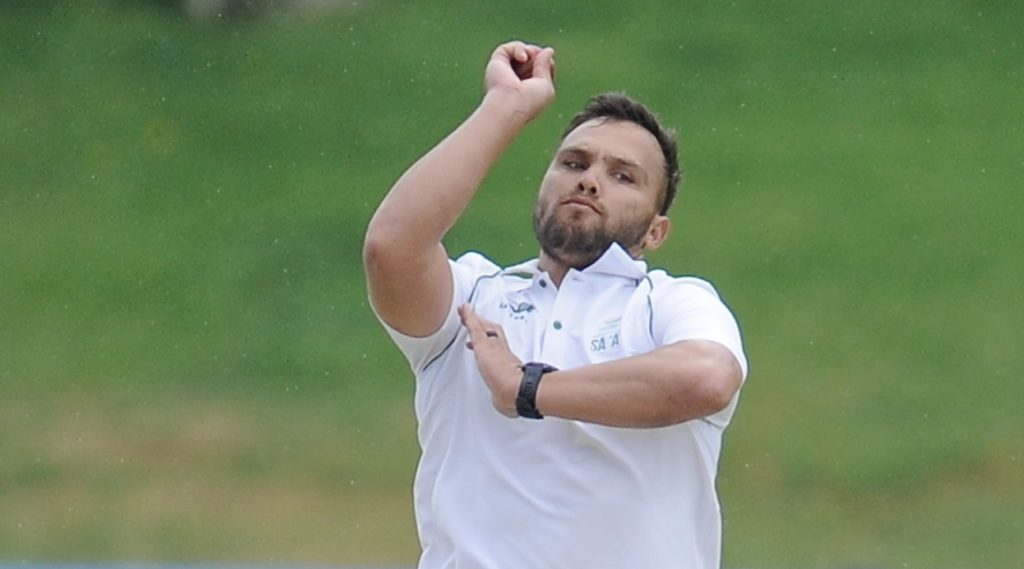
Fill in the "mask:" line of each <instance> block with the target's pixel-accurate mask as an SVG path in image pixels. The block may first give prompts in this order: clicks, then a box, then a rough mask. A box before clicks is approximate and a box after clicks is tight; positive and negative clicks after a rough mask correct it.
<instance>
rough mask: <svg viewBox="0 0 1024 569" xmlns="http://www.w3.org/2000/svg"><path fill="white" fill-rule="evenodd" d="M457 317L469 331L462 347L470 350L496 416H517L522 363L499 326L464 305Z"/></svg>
mask: <svg viewBox="0 0 1024 569" xmlns="http://www.w3.org/2000/svg"><path fill="white" fill-rule="evenodd" d="M459 318H461V319H462V325H463V326H465V327H466V330H467V331H468V332H469V341H468V342H466V347H467V348H469V349H471V350H473V356H474V357H475V358H476V365H477V367H478V368H479V369H480V375H481V376H482V377H483V378H484V383H486V384H487V387H488V389H490V390H491V402H492V403H493V404H494V408H495V409H497V410H498V412H499V413H501V414H502V415H505V416H506V417H517V416H518V415H519V414H518V413H517V412H516V396H517V395H518V394H519V383H520V381H522V378H523V370H522V365H523V362H522V360H520V359H519V358H517V357H516V355H515V354H513V353H512V350H511V349H510V348H509V347H508V341H507V340H506V339H505V330H504V329H502V327H501V326H499V325H498V324H495V323H494V322H491V321H490V320H486V319H484V318H481V317H480V316H478V315H477V313H476V312H474V311H473V309H472V308H471V307H470V306H469V305H468V304H463V305H462V306H460V307H459Z"/></svg>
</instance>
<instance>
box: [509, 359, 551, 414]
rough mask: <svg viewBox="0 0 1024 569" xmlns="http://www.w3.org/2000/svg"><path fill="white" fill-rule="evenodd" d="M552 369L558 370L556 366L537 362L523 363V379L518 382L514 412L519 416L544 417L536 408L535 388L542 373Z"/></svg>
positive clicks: (538, 385)
mask: <svg viewBox="0 0 1024 569" xmlns="http://www.w3.org/2000/svg"><path fill="white" fill-rule="evenodd" d="M553 371H558V368H556V367H554V366H551V365H548V364H544V363H539V362H529V363H526V364H523V379H522V381H521V382H520V383H519V394H518V395H517V396H516V412H517V413H519V416H520V417H526V418H527V419H543V418H544V415H541V414H540V411H538V410H537V389H538V388H539V387H540V380H541V378H542V377H544V374H545V373H550V372H553Z"/></svg>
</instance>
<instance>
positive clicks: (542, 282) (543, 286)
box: [540, 280, 548, 288]
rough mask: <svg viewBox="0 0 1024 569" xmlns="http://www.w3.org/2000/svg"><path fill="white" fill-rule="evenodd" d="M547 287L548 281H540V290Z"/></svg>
mask: <svg viewBox="0 0 1024 569" xmlns="http://www.w3.org/2000/svg"><path fill="white" fill-rule="evenodd" d="M547 286H548V281H545V280H541V281H540V288H547Z"/></svg>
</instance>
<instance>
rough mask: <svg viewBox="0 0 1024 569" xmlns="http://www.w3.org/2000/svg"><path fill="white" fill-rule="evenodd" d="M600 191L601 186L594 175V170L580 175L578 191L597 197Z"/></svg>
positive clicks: (588, 170)
mask: <svg viewBox="0 0 1024 569" xmlns="http://www.w3.org/2000/svg"><path fill="white" fill-rule="evenodd" d="M599 190H600V186H599V185H598V183H597V176H595V175H594V171H593V168H587V169H586V170H584V171H583V172H581V173H580V177H579V180H578V181H577V182H576V191H578V192H580V193H583V194H587V195H589V196H592V197H596V196H597V195H598V192H599Z"/></svg>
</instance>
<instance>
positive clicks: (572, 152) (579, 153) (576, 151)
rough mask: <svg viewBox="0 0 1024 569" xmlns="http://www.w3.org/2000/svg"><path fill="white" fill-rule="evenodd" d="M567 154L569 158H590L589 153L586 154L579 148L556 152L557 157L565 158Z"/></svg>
mask: <svg viewBox="0 0 1024 569" xmlns="http://www.w3.org/2000/svg"><path fill="white" fill-rule="evenodd" d="M567 154H568V155H570V156H580V157H583V158H590V152H588V151H587V150H586V149H584V148H580V147H579V146H570V147H568V148H563V149H561V150H559V151H558V155H559V156H565V155H567Z"/></svg>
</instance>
